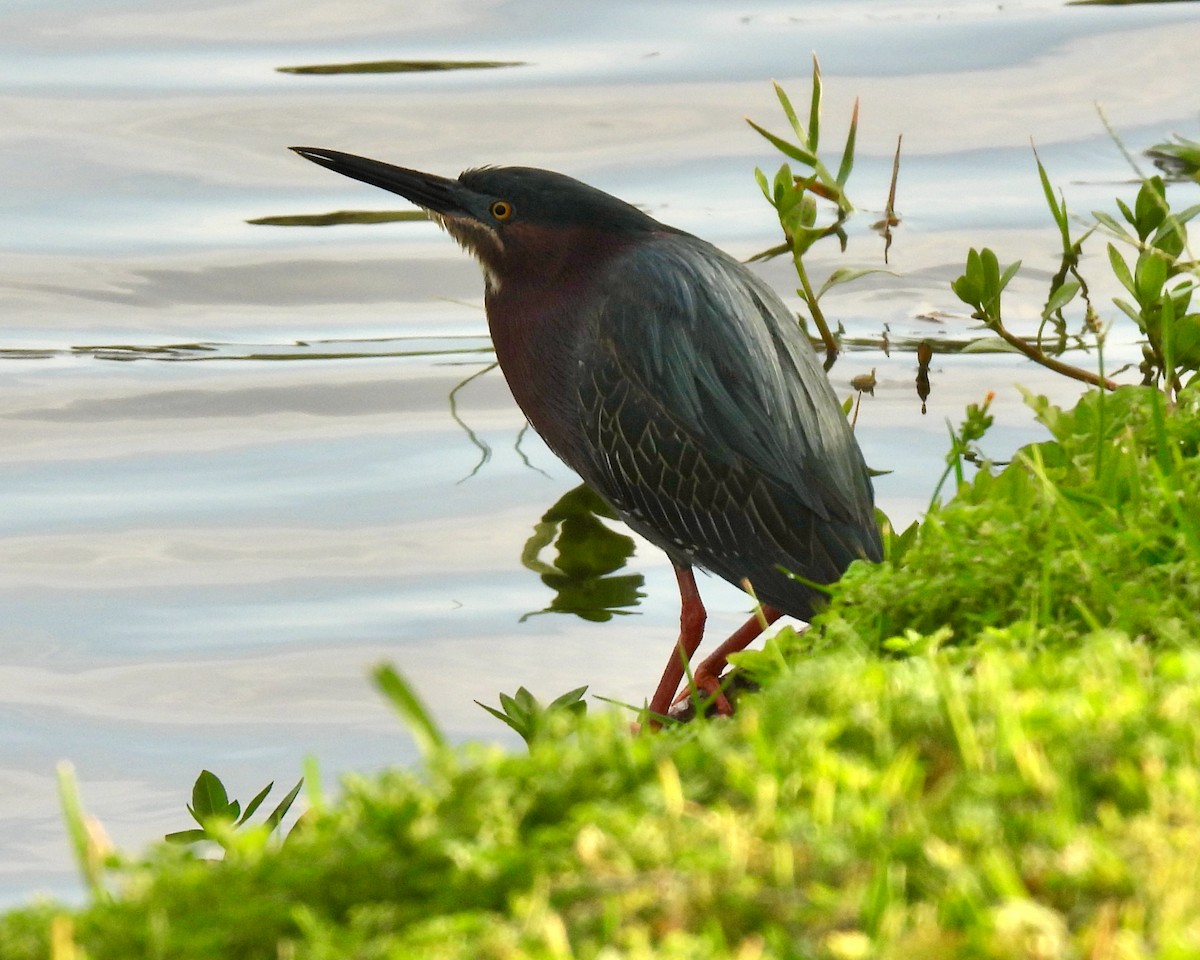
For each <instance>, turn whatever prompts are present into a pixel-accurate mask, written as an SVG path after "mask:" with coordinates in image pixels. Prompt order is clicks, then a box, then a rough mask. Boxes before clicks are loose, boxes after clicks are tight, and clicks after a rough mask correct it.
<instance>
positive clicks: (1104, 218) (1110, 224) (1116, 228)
mask: <svg viewBox="0 0 1200 960" xmlns="http://www.w3.org/2000/svg"><path fill="white" fill-rule="evenodd" d="M1117 202H1118V203H1120V201H1117ZM1092 216H1093V217H1095V218H1096V220H1097V222H1098V223H1101V224H1103V225H1104V226H1106V227H1107V228H1108V229H1109V230H1111V231H1112V232H1113V233H1115V234H1116V235H1117V236H1118V237H1120V238H1121V239H1123V240H1128V241H1129V242H1130V243H1132V242H1133V237H1132V235H1130V233H1129V231H1128V230H1126V229H1125V228H1124V227H1123V226H1121V224H1120V223H1118V222H1117V220H1116V219H1115V218H1113V217H1112V216H1110V215H1109V214H1107V213H1105V212H1104V211H1103V210H1093V211H1092Z"/></svg>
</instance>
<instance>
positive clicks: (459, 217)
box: [292, 147, 504, 290]
mask: <svg viewBox="0 0 1200 960" xmlns="http://www.w3.org/2000/svg"><path fill="white" fill-rule="evenodd" d="M292 149H293V150H295V151H296V153H298V154H300V156H302V157H304V158H305V159H306V160H311V161H312V162H313V163H319V164H320V165H321V166H323V167H328V168H329V169H330V170H333V171H334V172H335V173H340V174H343V175H344V176H347V177H353V178H354V179H355V180H361V181H362V182H363V183H369V184H371V186H373V187H383V189H384V190H390V191H391V192H392V193H398V194H400V196H402V197H404V198H405V199H407V200H411V201H412V202H413V203H415V204H416V205H417V206H419V207H424V208H425V210H426V212H428V213H429V215H430V216H431V217H432V219H434V220H436V221H437V222H438V224H440V225H441V226H442V227H443V228H445V230H446V232H447V233H449V234H450V236H452V237H453V238H454V239H455V240H457V241H458V242H459V243H460V244H461V245H462V246H463V248H464V249H466V250H467V251H468V252H470V253H471V254H473V255H474V256H475V257H476V258H477V259H478V260H479V262H480V264H481V265H482V266H483V272H484V276H485V277H486V278H487V284H488V288H489V289H492V290H498V289H499V288H500V282H499V264H500V261H501V258H502V256H503V254H504V241H503V240H501V239H500V234H499V233H498V232H497V231H496V230H495V229H494V227H493V226H492V225H491V224H490V223H488V222H487V220H485V215H486V211H487V207H488V202H489V198H488V197H485V196H483V195H482V194H479V193H476V192H475V191H474V190H472V189H471V188H470V187H467V186H464V185H463V184H462V183H461V182H460V181H458V180H450V179H448V178H446V177H439V176H438V175H437V174H435V173H422V172H421V171H420V170H409V169H408V168H407V167H396V166H393V165H392V164H390V163H384V162H383V161H381V160H369V159H367V158H366V157H356V156H355V155H354V154H352V153H342V152H341V151H340V150H322V149H319V148H317V147H292Z"/></svg>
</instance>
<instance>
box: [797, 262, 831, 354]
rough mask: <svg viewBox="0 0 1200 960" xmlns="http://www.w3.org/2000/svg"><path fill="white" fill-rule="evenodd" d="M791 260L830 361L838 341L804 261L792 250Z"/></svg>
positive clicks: (801, 293)
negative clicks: (831, 329)
mask: <svg viewBox="0 0 1200 960" xmlns="http://www.w3.org/2000/svg"><path fill="white" fill-rule="evenodd" d="M792 262H793V263H794V264H795V265H796V274H797V276H799V277H800V295H801V296H802V297H803V298H804V302H805V303H806V304H807V305H808V312H809V313H810V314H812V318H813V323H815V324H816V325H817V331H818V332H819V333H820V334H821V340H822V341H823V342H824V344H825V353H826V356H827V359H829V360H830V361H832V360H833V358H834V357H836V356H837V355H838V343H837V340H835V339H834V336H833V334H832V333H831V332H830V330H829V324H828V323H826V322H825V314H823V313H822V312H821V307H820V304H819V303H818V302H817V294H816V292H815V291H814V290H813V288H812V284H811V283H809V280H808V271H807V270H805V269H804V262H803V261H802V260H801V259H800V255H799V254H797V253H795V252H793V253H792Z"/></svg>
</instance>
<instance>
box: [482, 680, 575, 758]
mask: <svg viewBox="0 0 1200 960" xmlns="http://www.w3.org/2000/svg"><path fill="white" fill-rule="evenodd" d="M586 692H587V687H576V688H575V689H574V690H568V691H567V692H566V693H564V694H563V695H562V696H560V697H555V698H554V699H553V700H551V701H550V703H548V704H547V705H546V706H544V707H543V706H542V705H541V703H539V702H538V700H537V698H536V697H534V695H533V694H532V693H530V692H529V691H528V690H526V689H525V688H524V687H520V688H518V690H517V692H516V694H514V695H513V696H511V697H510V696H509V695H508V694H507V693H502V694H500V707H501V709H499V710H497V709H496V708H495V707H489V706H488V705H487V704H486V703H479V701H478V700H476V701H475V702H476V703H477V704H479V706H481V707H483V709H484V710H486V711H487V712H488V713H490V714H491V715H492V716H493V717H495V718H496V719H497V720H501V721H503V722H504V723H506V724H508V725H509V726H510V727H512V729H513V730H515V731H516V732H517V733H519V734H520V735H521V739H522V740H524V741H525V742H526V743H527V744H532V743H533V742H534V741H535V740H537V739H538V738H539V737H542V736H545V735H546V734H547V733H550V732H552V731H553V732H558V731H559V730H560V729H561V725H560V724H559V722H558V719H559V718H560V717H563V716H570V717H582V716H583V715H584V714H585V713H587V702H586V701H585V700H584V699H583V695H584V694H585V693H586Z"/></svg>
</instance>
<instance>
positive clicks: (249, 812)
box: [237, 780, 275, 826]
mask: <svg viewBox="0 0 1200 960" xmlns="http://www.w3.org/2000/svg"><path fill="white" fill-rule="evenodd" d="M274 786H275V781H274V780H272V781H271V782H270V783H268V784H267V785H266V786H265V787H263V788H262V789H261V790H259V791H258V793H257V794H256V795H255V797H254V799H253V800H251V801H250V802H249V803H248V804H246V812H245V813H243V814H242V816H241V819H239V820H238V822H237V823H238V826H241V825H242V824H243V823H245V822H246V821H247V820H249V819H250V818H251V817H252V816H253V815H254V811H255V810H257V809H258V808H259V807H260V806H261V805H262V802H263V801H264V800H265V799H266V798H267V794H268V793H270V792H271V788H272V787H274Z"/></svg>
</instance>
